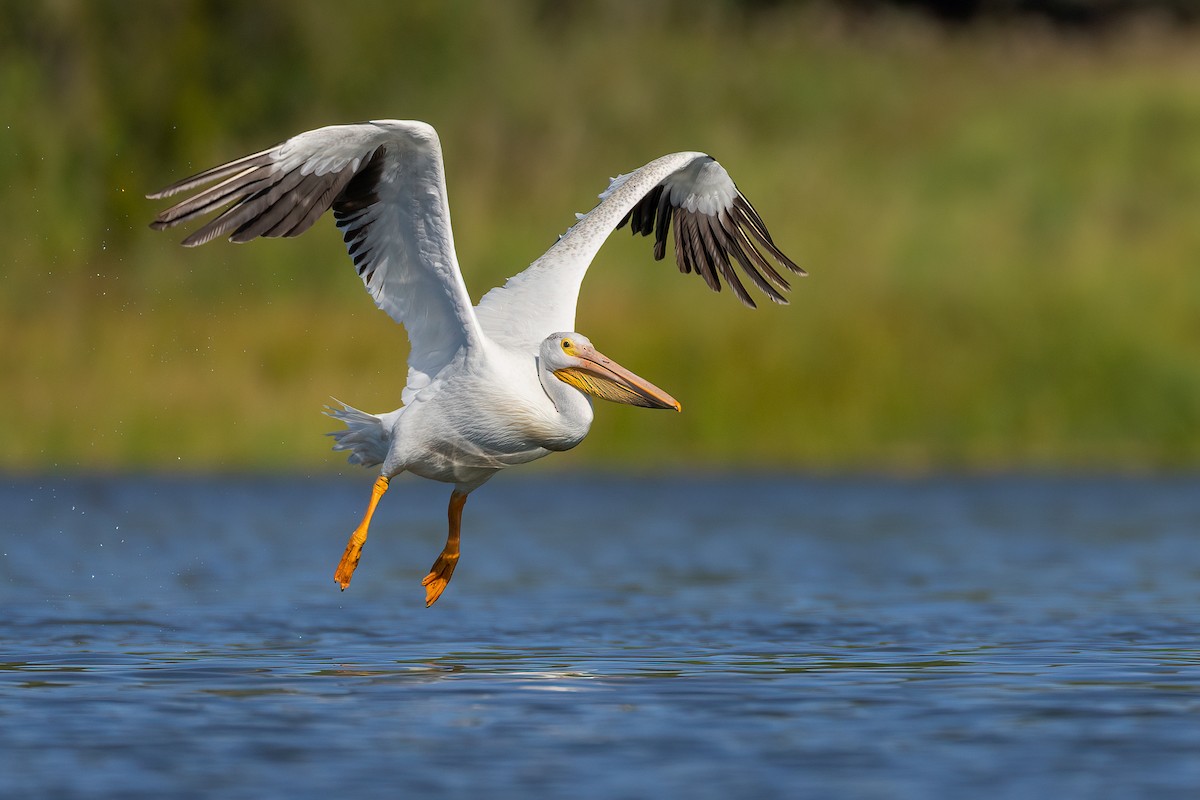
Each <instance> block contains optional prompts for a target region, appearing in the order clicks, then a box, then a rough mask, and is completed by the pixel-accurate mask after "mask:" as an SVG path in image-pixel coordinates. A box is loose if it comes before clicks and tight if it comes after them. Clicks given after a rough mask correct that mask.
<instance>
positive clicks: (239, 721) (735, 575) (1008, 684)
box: [0, 476, 1200, 798]
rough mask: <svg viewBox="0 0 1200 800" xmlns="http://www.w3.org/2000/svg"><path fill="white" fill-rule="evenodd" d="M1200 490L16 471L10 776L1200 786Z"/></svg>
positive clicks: (169, 792) (571, 790)
mask: <svg viewBox="0 0 1200 800" xmlns="http://www.w3.org/2000/svg"><path fill="white" fill-rule="evenodd" d="M1198 488H1200V487H1197V486H1196V484H1195V483H1194V482H1193V481H1189V480H1184V479H1172V480H1095V479H1086V480H1084V479H1081V480H1066V479H1056V480H1018V479H993V480H954V481H950V480H940V481H939V480H930V481H888V480H798V479H788V478H778V477H775V478H768V477H762V478H754V479H751V478H716V477H711V478H705V479H683V478H680V479H676V480H665V481H664V480H654V481H645V480H643V481H625V480H619V479H615V478H609V477H602V476H601V477H597V476H574V477H570V478H562V477H555V478H554V479H553V480H551V479H549V478H532V479H526V480H521V479H519V478H518V479H509V478H507V477H503V478H501V479H499V480H498V481H494V482H493V483H492V484H491V485H489V486H488V487H487V488H486V489H485V490H482V491H481V492H479V493H478V494H477V495H476V496H475V498H473V500H472V503H471V506H470V507H469V508H468V509H467V519H466V520H465V531H464V543H463V547H464V551H463V552H464V555H463V561H462V563H461V565H460V566H459V568H458V571H457V572H456V574H455V579H454V582H453V583H452V584H451V586H450V589H449V591H448V592H447V594H446V595H445V596H444V597H443V598H442V600H441V601H439V603H438V605H437V606H435V607H434V608H433V609H430V610H426V609H425V608H423V604H422V598H423V591H422V589H421V587H420V578H421V577H422V576H423V575H424V572H425V568H426V567H427V566H428V563H429V562H430V560H431V559H432V557H433V556H434V555H435V554H436V553H437V551H438V549H439V548H440V547H441V544H442V539H443V536H444V531H443V530H442V528H441V526H442V525H443V524H444V520H443V514H444V504H445V499H446V498H445V494H446V492H445V490H444V489H443V488H441V487H436V486H431V485H427V484H423V483H401V484H398V485H397V487H396V489H395V490H394V491H393V492H390V493H389V494H388V497H387V498H386V499H385V502H384V505H383V506H382V507H381V509H380V512H379V515H378V516H377V522H376V524H375V527H374V528H373V531H372V536H371V541H370V542H369V543H368V545H367V548H366V551H365V555H364V558H363V562H362V566H361V567H360V568H359V571H358V573H357V574H356V576H355V582H354V584H353V586H352V587H351V588H350V589H349V590H348V591H346V592H345V593H340V592H338V591H337V590H336V589H335V588H334V584H333V581H332V570H333V566H334V565H335V563H336V560H337V558H338V557H339V556H340V554H341V549H342V546H343V545H344V541H345V536H346V534H347V533H348V531H349V529H350V527H352V526H353V524H354V523H355V522H357V518H358V516H359V515H360V514H361V510H362V504H363V502H364V501H365V498H366V493H367V491H368V489H369V480H365V479H364V480H360V481H356V482H352V481H342V480H296V479H283V478H280V479H270V480H266V479H233V478H230V479H203V480H201V479H191V480H188V479H148V478H138V479H131V478H120V479H80V478H72V479H65V478H45V479H10V480H9V481H8V482H7V483H5V484H3V485H0V510H2V511H3V515H4V519H5V520H6V525H5V530H6V532H5V533H4V534H3V537H2V538H0V592H2V593H3V595H2V599H3V608H4V610H5V612H4V614H3V616H2V618H0V648H2V649H0V746H2V748H3V752H4V753H5V769H4V770H3V771H0V796H5V797H8V796H22V795H27V796H34V797H55V796H65V797H74V796H89V797H107V796H114V797H115V796H121V797H184V798H187V797H211V796H221V797H235V798H236V797H246V798H250V797H253V798H262V797H289V798H291V797H315V796H318V795H320V796H329V795H331V794H339V795H345V796H353V797H395V796H397V795H403V794H407V793H415V792H436V793H438V794H439V795H440V796H464V797H480V796H486V797H500V798H505V797H520V798H526V797H531V796H559V795H564V796H571V797H582V798H588V797H598V798H599V797H604V798H608V797H646V796H649V795H653V794H658V795H663V796H668V797H699V798H704V797H723V798H727V797H730V796H734V797H744V796H750V795H757V796H760V797H790V796H796V795H798V794H806V793H811V794H816V795H818V796H854V797H880V798H885V797H886V798H897V797H899V798H904V797H914V798H916V797H921V798H924V797H930V796H935V797H942V796H981V795H982V796H989V797H994V796H1012V797H1042V796H1079V797H1082V796H1088V797H1130V796H1139V795H1141V796H1154V797H1170V796H1178V797H1192V796H1195V791H1196V790H1197V789H1200V759H1197V758H1196V757H1195V754H1196V753H1197V752H1200V724H1197V719H1198V716H1197V715H1198V714H1200V539H1198V536H1197V534H1198V533H1200V491H1197V489H1198ZM584 504H587V505H584ZM579 508H591V509H601V510H602V512H603V513H602V514H596V513H594V512H593V513H592V514H589V515H584V516H581V515H580V514H579V511H578V509H579Z"/></svg>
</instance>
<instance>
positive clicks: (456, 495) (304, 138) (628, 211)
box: [148, 120, 805, 606]
mask: <svg viewBox="0 0 1200 800" xmlns="http://www.w3.org/2000/svg"><path fill="white" fill-rule="evenodd" d="M443 169H444V168H443V164H442V150H441V144H440V143H439V141H438V136H437V133H436V132H435V131H434V129H433V128H432V127H431V126H429V125H427V124H425V123H423V122H416V121H401V120H380V121H373V122H366V123H362V124H356V125H335V126H330V127H325V128H319V129H317V130H312V131H308V132H307V133H301V134H300V135H298V136H293V137H292V138H290V139H288V140H287V141H285V142H283V143H282V144H278V145H276V146H274V147H271V148H268V149H267V150H263V151H261V152H258V153H254V154H253V155H248V156H245V157H244V158H239V159H238V160H236V161H231V162H229V163H228V164H223V165H221V166H219V167H214V168H212V169H209V170H205V171H204V172H201V173H199V174H197V175H194V176H192V177H190V178H187V179H185V180H182V181H179V182H178V183H175V184H172V185H171V186H168V187H167V188H166V189H163V190H162V191H160V192H155V193H154V194H151V195H148V197H149V198H151V199H159V198H164V197H170V196H171V195H175V194H179V193H180V192H191V191H193V190H200V189H201V187H204V186H206V185H208V184H213V185H211V186H208V188H205V189H203V190H202V191H196V193H195V194H193V195H192V196H191V197H189V198H188V199H186V200H184V201H182V202H180V203H178V204H177V205H174V206H172V207H171V208H168V209H167V210H165V211H163V212H162V213H161V214H159V215H158V217H157V218H156V219H155V220H154V222H153V223H151V227H152V228H154V229H156V230H161V229H164V228H170V227H172V226H174V225H178V224H180V223H182V222H190V221H192V220H196V219H198V218H200V217H203V216H205V215H206V214H208V213H209V212H215V211H218V210H221V209H222V208H224V211H222V212H221V213H220V214H219V215H218V216H216V217H215V218H213V219H211V220H210V221H208V222H207V223H206V224H204V225H203V226H202V227H200V228H199V229H198V230H196V231H195V232H194V233H192V234H191V235H190V236H188V237H187V238H186V239H184V240H183V244H184V245H185V246H187V247H192V246H195V245H200V244H204V243H205V242H208V241H210V240H212V239H215V238H216V237H218V236H226V235H227V236H228V238H229V240H230V241H233V242H248V241H250V240H251V239H255V238H257V237H259V236H298V235H300V234H301V233H303V232H304V231H306V230H308V228H309V227H311V226H312V224H313V223H314V222H315V221H316V220H317V218H318V217H320V216H321V215H322V214H324V213H325V212H326V211H327V210H329V209H330V208H332V209H333V217H334V221H335V222H336V223H337V226H338V228H339V229H340V230H341V231H342V234H343V238H344V239H345V242H346V246H347V250H348V251H349V255H350V257H351V258H352V259H353V261H354V266H355V267H356V268H357V270H358V275H359V277H360V278H362V281H363V283H364V284H365V285H366V287H367V291H368V292H370V293H371V297H372V298H374V300H375V304H376V305H377V306H378V307H379V308H381V309H383V310H384V311H385V312H387V314H388V315H389V316H390V317H391V318H392V319H394V320H395V321H396V322H398V323H400V324H401V325H403V326H404V328H405V329H406V330H407V332H408V338H409V342H410V345H411V348H410V353H409V357H408V381H407V384H406V385H405V387H404V390H403V392H402V395H401V399H402V402H403V405H402V406H401V407H400V408H398V409H396V410H395V411H390V412H388V413H386V414H367V413H365V412H362V411H359V410H358V409H355V408H351V407H350V406H347V405H345V404H341V405H342V408H341V409H338V410H335V409H332V408H329V407H326V408H327V411H326V413H327V414H329V415H330V416H332V417H335V418H336V419H338V420H340V421H341V422H343V423H345V425H346V429H345V430H342V431H338V432H336V433H333V434H330V435H331V436H333V437H334V438H335V440H336V443H335V444H334V449H335V450H349V451H350V456H349V461H350V463H352V464H362V465H364V466H368V467H371V466H380V467H381V470H380V475H379V477H378V478H377V479H376V481H375V485H374V488H373V491H372V493H371V500H370V502H369V504H368V505H367V511H366V514H365V515H364V516H363V519H362V522H361V523H360V524H359V525H358V527H357V528H356V529H355V530H354V532H353V533H352V534H351V536H350V541H349V543H348V544H347V545H346V550H345V552H344V553H343V555H342V558H341V561H340V562H339V563H338V566H337V570H336V572H335V573H334V579H335V580H336V581H337V582H338V584H339V585H340V586H341V587H342V589H343V590H344V589H345V588H346V587H347V586H348V585H349V584H350V578H351V576H352V575H353V573H354V569H355V567H357V566H358V561H359V558H360V557H361V554H362V546H363V543H364V542H365V541H366V538H367V529H368V526H369V525H370V522H371V516H372V514H373V513H374V511H375V507H376V504H377V503H378V502H379V499H380V498H381V497H382V496H383V494H384V492H386V491H387V488H388V482H389V481H390V480H391V479H392V478H394V477H395V476H396V475H398V474H399V473H401V472H405V471H408V472H411V473H414V474H416V475H419V476H421V477H424V478H430V479H432V480H436V481H444V482H446V483H451V484H454V489H453V491H452V493H451V495H450V508H449V520H450V530H449V534H448V536H447V538H446V545H445V547H444V548H443V549H442V552H441V554H440V555H439V556H438V558H437V560H436V561H435V562H434V565H433V567H432V568H431V569H430V571H429V574H428V575H427V576H425V579H424V580H423V581H422V583H423V585H424V586H425V604H426V606H430V605H432V604H433V603H434V601H436V600H437V599H438V597H439V596H441V594H442V591H443V590H444V589H445V588H446V584H447V583H448V582H449V580H450V577H451V576H452V575H453V574H454V568H455V566H456V565H457V563H458V558H459V530H460V526H461V521H462V511H463V506H464V504H465V503H466V501H467V495H468V494H470V493H471V492H472V491H474V490H475V489H477V488H479V487H480V486H482V485H483V484H484V483H485V482H486V481H487V480H488V479H489V478H491V477H492V476H493V475H495V474H496V473H497V472H498V471H500V470H501V469H503V468H504V467H508V466H512V465H514V464H524V463H525V462H528V461H533V460H534V459H538V458H541V457H542V456H545V455H548V454H550V453H552V452H557V451H560V450H569V449H571V448H572V447H574V446H575V445H577V444H579V442H580V441H582V440H583V437H584V436H585V435H586V434H587V432H588V428H589V427H590V426H591V424H592V404H591V400H590V399H589V398H588V395H592V396H595V397H600V398H603V399H605V400H612V401H615V402H618V403H628V404H630V405H636V406H643V407H647V408H674V409H675V410H677V411H678V410H679V408H680V406H679V403H678V402H677V401H676V400H675V399H674V398H673V397H671V396H670V395H669V394H667V393H666V392H664V391H663V390H662V389H659V388H658V387H657V386H654V385H653V384H651V383H650V382H648V381H646V380H644V379H642V378H640V377H638V376H637V375H634V374H633V373H632V372H630V371H629V370H627V369H625V368H623V367H621V366H619V365H618V364H616V363H614V362H613V361H611V360H610V359H608V358H606V357H605V356H603V355H601V354H600V353H599V352H598V351H597V350H596V348H594V347H593V346H592V343H591V342H590V341H588V339H587V337H585V336H583V335H581V334H579V333H575V332H573V330H574V327H575V304H576V300H577V297H578V294H579V286H580V283H581V282H582V281H583V276H584V273H585V272H586V271H587V268H588V265H589V264H591V262H592V258H593V257H594V256H595V255H596V252H597V251H598V250H599V249H600V246H601V245H602V244H603V243H604V241H605V239H607V238H608V235H609V234H610V233H611V232H612V231H613V230H614V229H616V228H619V227H621V226H622V225H624V224H625V223H627V222H628V223H630V228H631V229H632V232H633V233H634V234H639V233H640V234H642V235H649V234H650V233H653V234H654V257H655V259H659V260H661V259H662V258H663V256H664V255H665V253H666V241H667V232H668V230H669V229H670V227H671V225H672V223H674V226H675V260H676V262H677V263H678V265H679V269H680V271H681V272H695V273H697V274H699V275H700V276H701V277H703V278H704V280H705V282H706V283H707V284H708V286H709V287H711V288H712V289H713V290H715V291H720V289H721V278H724V279H725V282H726V283H728V284H729V286H730V288H731V289H732V290H733V292H734V294H736V295H737V297H738V298H739V299H740V300H741V301H742V302H743V303H745V304H746V305H748V306H750V307H753V306H754V301H753V300H751V298H750V295H749V293H748V292H747V291H746V289H745V287H744V286H743V285H742V282H741V280H740V279H739V277H738V275H737V273H736V270H735V269H734V263H735V262H736V264H737V265H740V267H741V270H742V272H743V273H744V275H745V276H746V277H747V278H748V279H749V280H750V282H751V283H753V284H754V285H755V286H756V287H758V289H760V290H761V291H762V292H763V293H764V294H766V296H767V297H769V298H770V299H771V300H773V301H775V302H776V303H786V302H787V301H786V300H785V299H784V297H783V294H782V292H783V291H786V290H787V289H788V288H790V287H789V286H788V283H787V281H786V280H785V279H784V278H783V276H782V275H780V274H779V272H778V271H777V270H776V269H775V268H774V267H773V266H772V262H774V263H776V264H779V265H781V266H782V267H785V268H786V269H787V270H789V271H791V272H793V273H796V274H798V275H804V274H805V273H804V271H803V270H802V269H800V268H799V267H798V266H796V264H794V263H793V262H792V261H791V260H790V259H789V258H788V257H787V256H785V255H784V254H783V253H781V252H780V251H779V249H778V248H777V247H776V246H775V244H774V242H773V241H772V240H771V235H770V234H769V233H768V232H767V229H766V226H765V225H764V224H763V221H762V219H761V218H760V217H759V215H758V213H757V212H756V211H755V210H754V208H753V207H752V206H751V205H750V202H749V201H748V200H747V199H746V198H745V197H744V196H743V195H742V193H741V192H739V191H738V189H737V187H736V186H735V185H734V183H733V181H732V180H731V179H730V177H729V174H728V173H727V172H726V171H725V169H724V168H723V167H722V166H721V165H720V164H718V163H717V162H716V161H715V160H714V159H713V158H711V157H710V156H708V155H705V154H704V153H694V152H687V153H672V154H670V155H666V156H663V157H662V158H658V159H655V160H654V161H651V162H650V163H649V164H646V165H645V166H644V167H642V168H640V169H637V170H635V171H634V172H631V173H629V174H627V175H620V176H618V177H617V178H614V179H613V180H612V181H611V183H610V184H609V186H608V189H607V190H605V191H604V193H603V194H601V195H600V202H599V204H597V205H596V207H595V208H593V209H592V210H591V211H590V212H589V213H588V214H585V215H577V216H578V219H577V221H576V222H575V224H574V225H573V226H572V227H571V228H570V229H569V230H567V232H566V233H564V234H563V235H562V236H560V237H559V239H558V241H557V242H556V243H555V244H554V245H553V246H552V247H551V248H550V249H549V250H547V251H546V253H545V254H543V255H542V257H541V258H539V259H537V260H536V261H534V262H533V264H531V265H530V266H529V267H528V268H527V269H526V270H525V271H523V272H521V273H520V274H518V275H516V276H514V277H512V278H510V279H509V280H508V281H507V282H506V283H505V284H504V286H502V287H498V288H495V289H492V290H491V291H490V292H488V293H487V294H486V295H484V297H483V299H482V300H481V301H480V302H479V304H478V305H474V306H473V305H472V303H471V298H470V296H469V295H468V294H467V287H466V285H465V284H464V283H463V277H462V274H461V272H460V271H459V266H458V259H457V258H456V257H455V253H454V238H453V236H452V235H451V232H450V209H449V207H448V205H447V201H446V183H445V178H444V174H443ZM226 206H228V208H225V207H226Z"/></svg>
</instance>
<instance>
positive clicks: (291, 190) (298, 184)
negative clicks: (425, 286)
mask: <svg viewBox="0 0 1200 800" xmlns="http://www.w3.org/2000/svg"><path fill="white" fill-rule="evenodd" d="M275 149H276V148H271V149H270V150H263V151H261V152H258V153H253V154H251V155H248V156H244V157H242V158H239V159H237V160H235V161H230V162H228V163H226V164H222V165H220V166H217V167H213V168H212V169H207V170H204V171H203V172H198V173H196V174H195V175H192V176H190V177H188V178H184V179H183V180H181V181H178V182H176V183H173V184H171V185H170V186H168V187H166V188H164V189H161V190H159V191H157V192H154V193H152V194H148V195H146V197H147V198H148V199H152V200H154V199H162V198H166V197H171V196H173V195H176V194H179V193H181V192H189V191H192V190H198V191H196V193H195V194H192V195H191V196H189V197H186V198H185V199H184V200H182V201H180V202H178V203H176V204H175V205H173V206H171V207H170V208H167V209H165V210H163V211H162V212H160V213H159V214H158V216H156V217H155V218H154V220H153V221H152V222H151V223H150V228H151V229H152V230H156V231H161V230H166V229H168V228H173V227H175V226H176V225H179V224H181V223H185V222H193V221H195V220H198V219H200V218H202V217H205V216H207V215H209V214H211V213H213V212H218V211H219V212H220V213H217V214H216V216H214V217H212V218H211V219H209V220H208V221H207V222H205V223H204V224H203V225H201V226H200V227H199V228H198V229H197V230H195V231H193V232H192V233H191V234H189V235H188V236H187V237H186V238H184V240H183V241H182V242H181V244H182V245H183V246H184V247H198V246H199V245H202V244H206V243H208V242H210V241H212V240H213V239H216V238H217V237H221V236H224V237H226V238H227V239H228V240H229V241H231V242H233V243H235V244H243V243H245V242H248V241H251V240H253V239H256V238H258V237H260V236H262V237H268V238H273V237H292V236H299V235H300V234H302V233H304V232H305V231H306V230H308V229H309V228H310V227H312V226H313V224H314V223H315V222H316V221H317V219H319V218H320V217H321V216H322V215H323V214H324V213H325V212H326V211H328V210H329V209H330V208H331V207H332V208H333V209H334V213H335V216H345V215H347V214H351V213H353V212H355V211H360V210H362V209H365V208H367V207H368V206H370V205H371V204H373V203H375V202H377V201H378V199H379V198H378V194H377V191H376V190H377V187H378V182H379V179H380V176H381V175H382V173H383V156H384V154H385V152H386V147H384V146H382V145H380V146H379V147H377V148H376V149H375V150H374V151H373V152H372V153H371V154H370V156H369V157H368V158H366V159H364V160H363V161H361V162H360V164H359V169H358V170H357V171H352V170H350V169H349V168H348V167H347V168H343V169H340V170H334V171H330V172H326V173H324V174H322V175H317V174H315V173H309V174H302V173H301V172H300V170H299V169H293V170H291V171H288V172H285V171H283V170H282V169H280V168H279V166H278V164H277V162H276V160H275V152H274V151H275ZM222 209H223V210H222Z"/></svg>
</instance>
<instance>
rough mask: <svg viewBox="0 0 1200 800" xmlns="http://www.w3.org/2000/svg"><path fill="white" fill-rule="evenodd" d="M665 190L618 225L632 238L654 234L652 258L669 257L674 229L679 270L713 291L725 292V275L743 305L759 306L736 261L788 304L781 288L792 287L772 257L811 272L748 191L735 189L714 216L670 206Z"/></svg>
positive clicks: (773, 298)
mask: <svg viewBox="0 0 1200 800" xmlns="http://www.w3.org/2000/svg"><path fill="white" fill-rule="evenodd" d="M664 188H665V187H664V185H663V184H661V183H660V184H658V185H657V186H656V187H655V188H654V189H652V190H651V191H649V192H647V193H646V195H645V196H644V197H642V199H641V200H639V201H638V202H637V203H635V204H634V206H633V208H631V209H630V210H629V213H627V214H626V215H625V216H624V217H623V218H622V219H621V221H620V222H619V223H617V228H618V229H620V228H622V227H624V226H625V225H626V224H628V225H629V232H630V233H631V234H632V235H634V236H638V235H642V236H649V235H650V234H651V233H653V234H654V260H655V261H662V260H663V259H664V258H665V257H666V252H667V248H666V242H667V236H668V234H669V232H670V230H671V228H672V227H674V238H675V261H676V264H677V265H678V267H679V271H680V272H683V273H692V272H694V273H696V274H698V275H700V276H701V277H702V278H703V279H704V281H705V283H706V284H707V285H708V287H709V288H710V289H712V290H713V291H714V292H720V291H721V289H722V285H721V278H724V279H725V283H728V284H729V287H730V289H731V290H732V292H733V294H734V296H735V297H737V299H738V300H739V301H741V303H742V304H743V305H745V306H747V307H749V308H757V304H756V303H755V302H754V298H753V297H751V295H750V293H749V292H748V291H747V290H746V287H745V286H744V285H743V284H742V281H741V280H740V279H739V277H738V272H737V269H735V264H736V266H737V267H740V268H741V272H742V273H743V274H744V275H745V276H746V277H747V278H748V279H749V280H750V282H751V283H753V284H754V286H755V287H756V288H758V289H759V290H760V291H761V292H762V293H763V294H764V295H766V296H767V297H768V298H769V299H770V300H771V301H772V302H774V303H775V304H777V305H788V299H787V297H785V296H784V294H783V292H786V291H790V290H791V285H790V284H789V283H788V282H787V280H785V279H784V277H783V276H782V275H780V274H779V272H778V271H777V270H776V269H775V268H774V267H773V266H772V265H771V261H774V262H775V263H777V264H779V265H780V266H782V267H784V268H785V269H786V270H788V271H789V272H791V273H793V274H795V275H798V276H800V277H805V276H807V275H808V273H807V272H806V271H805V270H804V269H803V268H802V267H800V266H799V265H798V264H796V263H795V262H794V261H792V260H791V259H790V258H788V257H787V256H786V255H785V254H784V253H783V251H781V250H780V249H779V247H778V246H777V245H776V244H775V242H774V240H773V239H772V238H771V234H770V232H769V231H768V230H767V227H766V225H765V224H764V223H763V221H762V217H760V216H759V214H758V212H757V211H756V210H755V208H754V206H753V205H751V203H750V201H749V200H748V199H747V198H746V197H745V195H743V194H742V193H741V192H740V191H739V192H737V194H736V196H735V197H734V200H733V202H732V203H731V204H730V206H729V207H727V208H725V209H723V210H722V211H721V212H720V213H718V214H717V215H715V216H714V215H712V214H704V213H701V212H696V211H688V210H686V209H684V208H680V207H677V206H672V205H671V203H670V193H669V192H665V191H664ZM672 222H673V223H674V225H672Z"/></svg>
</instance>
